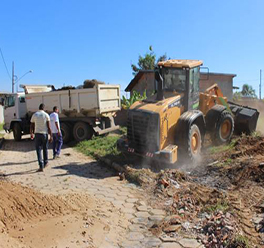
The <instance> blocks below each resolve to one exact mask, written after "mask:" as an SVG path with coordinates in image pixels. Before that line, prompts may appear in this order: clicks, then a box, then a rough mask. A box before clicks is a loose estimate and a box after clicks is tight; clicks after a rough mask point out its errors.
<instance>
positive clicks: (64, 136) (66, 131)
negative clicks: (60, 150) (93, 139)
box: [60, 122, 72, 144]
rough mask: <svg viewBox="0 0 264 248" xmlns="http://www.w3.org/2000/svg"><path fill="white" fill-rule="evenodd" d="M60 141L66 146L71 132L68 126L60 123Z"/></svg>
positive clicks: (70, 137)
mask: <svg viewBox="0 0 264 248" xmlns="http://www.w3.org/2000/svg"><path fill="white" fill-rule="evenodd" d="M60 129H61V135H62V140H63V143H64V144H67V143H68V142H69V141H71V139H72V131H71V127H70V125H69V124H67V123H65V122H62V123H61V125H60Z"/></svg>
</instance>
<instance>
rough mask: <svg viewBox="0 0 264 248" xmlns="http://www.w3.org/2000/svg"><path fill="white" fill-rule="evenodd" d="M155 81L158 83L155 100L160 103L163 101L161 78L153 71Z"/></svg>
mask: <svg viewBox="0 0 264 248" xmlns="http://www.w3.org/2000/svg"><path fill="white" fill-rule="evenodd" d="M155 79H156V81H157V82H158V89H157V90H158V92H157V100H158V101H161V100H163V99H164V95H163V78H162V76H161V75H160V73H159V72H158V71H155Z"/></svg>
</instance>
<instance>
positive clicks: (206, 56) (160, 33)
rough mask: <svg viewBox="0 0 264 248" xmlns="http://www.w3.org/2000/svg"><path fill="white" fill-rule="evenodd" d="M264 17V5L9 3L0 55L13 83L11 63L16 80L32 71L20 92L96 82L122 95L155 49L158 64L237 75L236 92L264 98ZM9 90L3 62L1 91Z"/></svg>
mask: <svg viewBox="0 0 264 248" xmlns="http://www.w3.org/2000/svg"><path fill="white" fill-rule="evenodd" d="M263 13H264V1H263V0H251V1H249V0H248V1H245V0H231V1H230V0H222V1H212V0H211V1H209V0H208V1H206V0H199V1H195V0H185V1H178V0H166V1H156V0H141V1H138V0H133V1H130V0H126V1H124V0H111V1H110V0H108V1H107V0H101V1H100V0H98V1H90V0H75V1H73V0H67V1H63V0H56V1H54V0H53V1H51V0H45V1H42V0H39V1H33V0H32V1H31V0H24V1H19V0H13V1H7V0H3V1H1V8H0V48H1V51H2V54H3V56H4V60H5V62H6V65H7V69H8V71H9V74H10V75H11V73H12V61H14V64H15V75H16V76H17V78H20V77H21V76H23V75H24V74H25V73H27V72H28V71H29V70H33V73H28V74H26V75H25V76H24V77H23V78H21V80H19V82H18V83H17V85H19V84H53V85H55V87H61V86H63V85H72V86H77V85H80V84H82V83H83V81H84V80H85V79H97V80H101V81H104V82H106V83H110V84H120V85H121V89H122V90H124V89H125V88H126V86H127V85H128V84H129V82H130V81H131V80H132V78H133V75H132V70H131V63H137V61H138V56H139V55H144V54H145V53H146V52H147V51H148V48H149V46H150V45H151V46H152V47H153V51H154V52H155V53H156V55H157V57H159V56H161V55H163V54H165V53H166V54H167V56H168V57H170V58H172V59H199V60H203V62H204V66H207V67H209V70H210V72H219V73H232V74H237V77H235V78H234V85H235V86H239V87H241V86H242V85H243V84H244V83H247V84H250V85H252V86H253V88H254V89H255V90H256V93H257V95H258V92H259V81H260V80H259V78H260V69H262V70H263V78H264V31H263V27H264V14H263ZM263 85H264V80H263ZM11 89H12V87H11V77H10V76H9V75H8V73H7V71H6V68H5V65H4V62H3V59H2V57H1V56H0V91H9V92H10V91H11ZM262 96H264V87H263V86H262Z"/></svg>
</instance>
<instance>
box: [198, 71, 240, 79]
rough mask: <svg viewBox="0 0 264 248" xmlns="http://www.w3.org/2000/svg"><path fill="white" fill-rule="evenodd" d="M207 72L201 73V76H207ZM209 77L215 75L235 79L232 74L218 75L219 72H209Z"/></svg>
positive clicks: (234, 75)
mask: <svg viewBox="0 0 264 248" xmlns="http://www.w3.org/2000/svg"><path fill="white" fill-rule="evenodd" d="M207 74H208V73H207V72H201V75H207ZM210 75H216V76H229V77H233V78H234V77H236V76H237V75H236V74H232V73H220V72H209V76H210Z"/></svg>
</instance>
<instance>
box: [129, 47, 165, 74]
mask: <svg viewBox="0 0 264 248" xmlns="http://www.w3.org/2000/svg"><path fill="white" fill-rule="evenodd" d="M166 59H167V55H166V54H164V55H162V56H160V57H159V59H158V60H157V62H156V54H155V53H154V52H153V50H152V46H149V51H148V52H147V53H146V54H145V55H144V57H143V56H141V55H139V57H138V63H137V65H135V64H131V68H132V70H133V72H132V73H133V75H136V74H137V73H138V71H140V70H154V68H155V66H156V64H157V63H158V62H159V61H164V60H166Z"/></svg>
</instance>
